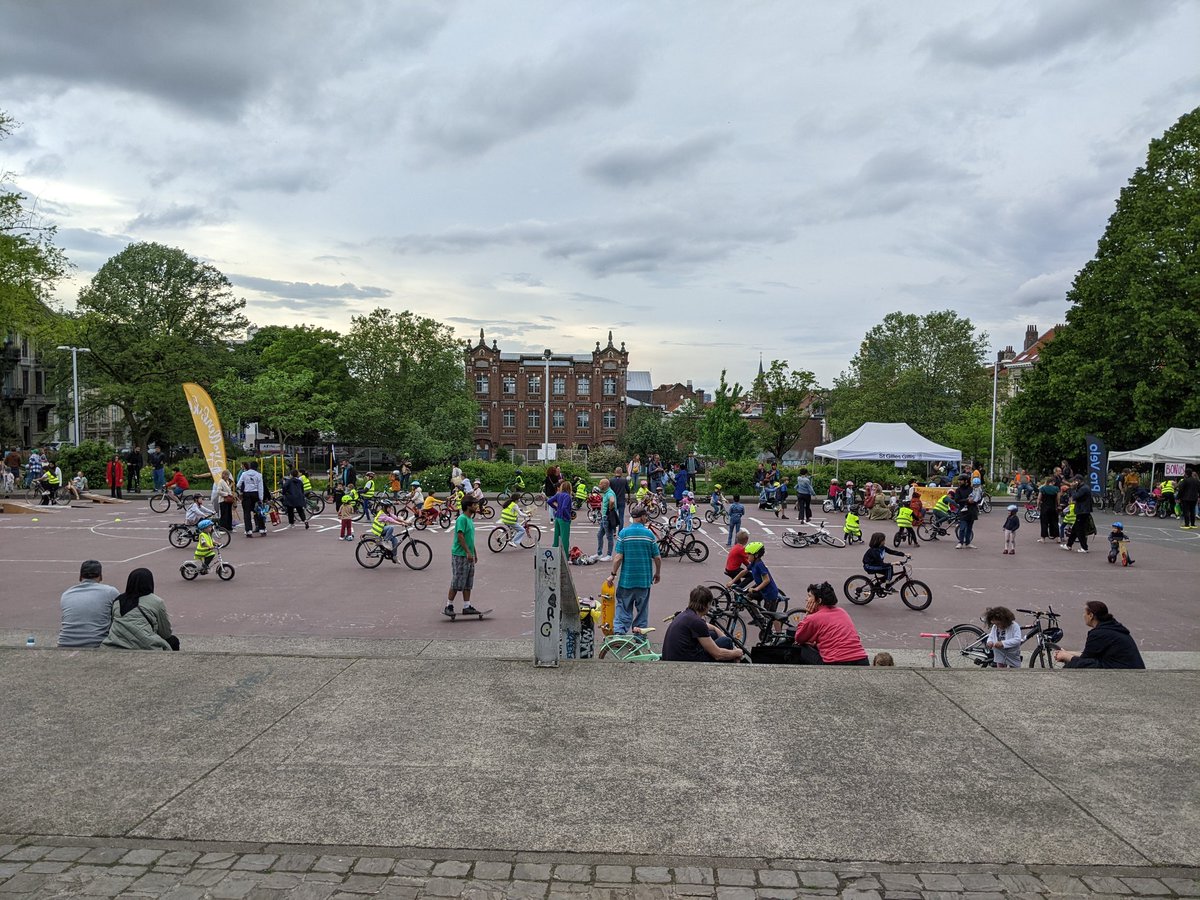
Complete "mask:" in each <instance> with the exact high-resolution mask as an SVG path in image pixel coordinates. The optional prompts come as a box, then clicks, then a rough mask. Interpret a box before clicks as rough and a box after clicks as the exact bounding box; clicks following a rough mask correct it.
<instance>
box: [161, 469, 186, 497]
mask: <svg viewBox="0 0 1200 900" xmlns="http://www.w3.org/2000/svg"><path fill="white" fill-rule="evenodd" d="M165 488H169V489H170V490H171V492H172V493H174V494H175V496H176V497H182V496H183V492H184V491H186V490H187V489H188V480H187V477H186V476H185V475H184V474H183V473H182V472H180V471H179V466H176V467H175V471H174V472H173V473H171V480H170V481H168V482H167V483H166V485H165Z"/></svg>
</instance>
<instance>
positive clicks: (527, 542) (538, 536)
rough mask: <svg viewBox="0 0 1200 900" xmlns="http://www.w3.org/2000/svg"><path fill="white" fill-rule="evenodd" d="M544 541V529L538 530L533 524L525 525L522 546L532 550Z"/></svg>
mask: <svg viewBox="0 0 1200 900" xmlns="http://www.w3.org/2000/svg"><path fill="white" fill-rule="evenodd" d="M541 541H542V529H540V528H538V527H537V526H536V525H534V524H533V523H531V522H528V523H526V525H525V536H524V537H522V538H521V542H520V546H522V547H524V548H525V549H526V550H532V549H533V548H534V547H536V546H537V545H538V544H540V543H541Z"/></svg>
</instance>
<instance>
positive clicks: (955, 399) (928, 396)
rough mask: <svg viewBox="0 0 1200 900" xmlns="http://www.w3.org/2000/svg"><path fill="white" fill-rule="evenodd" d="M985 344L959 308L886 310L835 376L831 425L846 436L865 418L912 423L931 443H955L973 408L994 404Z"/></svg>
mask: <svg viewBox="0 0 1200 900" xmlns="http://www.w3.org/2000/svg"><path fill="white" fill-rule="evenodd" d="M986 346H987V335H986V334H984V333H982V332H977V331H976V330H975V326H974V325H972V324H971V320H970V319H965V318H962V317H960V316H959V315H957V314H956V313H954V312H950V311H948V310H947V311H940V312H931V313H927V314H926V315H923V316H918V315H912V314H905V313H900V312H894V313H888V315H886V316H885V317H884V319H883V321H882V322H880V323H879V324H878V325H876V326H874V327H873V328H871V330H870V331H868V332H867V334H866V336H865V337H864V338H863V342H862V346H861V347H860V348H859V351H858V354H857V355H856V356H855V357H854V358H853V359H852V360H851V361H850V368H849V370H848V371H845V372H843V373H842V374H841V375H839V376H838V377H837V378H836V379H835V380H834V384H833V390H832V391H831V392H830V393H829V396H828V402H827V405H826V414H827V421H828V423H829V428H830V430H831V431H832V432H833V434H834V435H835V437H844V436H845V435H847V434H849V433H850V432H852V431H854V430H855V429H856V428H858V427H859V426H860V425H862V424H863V423H865V422H907V423H908V424H909V425H910V426H912V427H913V428H914V429H916V430H917V431H918V432H920V433H921V434H923V435H925V436H926V437H928V438H930V439H931V440H935V441H940V442H942V443H947V444H951V443H954V441H953V440H952V438H953V437H955V436H957V437H961V436H962V435H961V427H960V425H961V422H962V420H963V419H964V417H965V416H966V415H967V413H968V410H971V409H972V408H974V407H979V406H987V407H988V409H989V410H990V408H991V391H992V376H991V369H990V368H989V367H988V365H987V351H986V350H985V347H986ZM989 416H990V413H989ZM989 426H990V423H989ZM956 429H957V430H956ZM958 449H966V448H961V447H960V448H958Z"/></svg>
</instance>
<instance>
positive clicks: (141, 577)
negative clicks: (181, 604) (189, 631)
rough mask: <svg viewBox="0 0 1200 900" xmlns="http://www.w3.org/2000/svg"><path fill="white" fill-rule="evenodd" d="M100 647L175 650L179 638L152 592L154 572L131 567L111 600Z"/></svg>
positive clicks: (165, 608) (177, 646)
mask: <svg viewBox="0 0 1200 900" xmlns="http://www.w3.org/2000/svg"><path fill="white" fill-rule="evenodd" d="M101 646H102V647H114V648H117V649H120V650H178V649H179V638H177V637H175V634H174V632H172V631H171V620H170V619H169V618H167V606H166V604H165V603H163V602H162V598H161V597H159V596H158V595H157V594H155V593H154V573H153V572H151V571H150V570H149V569H134V570H133V571H132V572H130V573H129V578H128V580H127V581H126V582H125V592H124V593H123V594H118V595H117V596H116V598H115V599H114V600H113V603H112V627H111V628H110V629H109V631H108V637H107V638H105V639H104V643H103V644H101Z"/></svg>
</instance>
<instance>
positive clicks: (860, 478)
mask: <svg viewBox="0 0 1200 900" xmlns="http://www.w3.org/2000/svg"><path fill="white" fill-rule="evenodd" d="M757 468H758V462H757V461H756V460H743V461H740V462H732V463H728V464H726V465H724V466H721V467H719V468H715V469H710V470H709V471H708V473H707V475H708V480H709V481H710V482H711V483H715V484H719V485H721V490H722V492H723V493H724V494H725V496H727V497H728V496H730V495H731V494H753V493H754V472H755V470H757ZM805 468H807V469H808V474H809V477H810V478H812V483H813V491H814V492H815V493H816V495H817V496H820V497H823V496H825V495H826V494H827V493H828V492H829V482H830V480H831V479H832V478H833V477H834V473H835V472H837V473H838V475H837V477H838V479H839V480H840V481H841V483H842V484H845V483H846V482H847V481H853V482H854V483H855V484H864V483H866V482H868V481H875V482H878V483H880V484H882V485H884V486H885V487H887V486H888V485H898V484H902V483H904V482H906V481H908V479H909V478H917V479H919V480H921V481H922V482H924V481H925V479H926V475H925V467H924V466H923V465H920V466H908V467H906V468H904V469H897V468H896V467H895V466H893V465H890V464H887V463H876V462H844V463H842V464H841V466H840V467H839V466H833V465H828V464H825V463H821V464H818V465H810V466H805ZM779 474H780V475H781V476H786V477H787V483H788V488H789V490H790V491H792V492H794V491H795V488H796V476H797V475H799V474H800V469H799V468H783V469H780V470H779ZM780 481H783V478H782V477H781V478H780Z"/></svg>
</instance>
